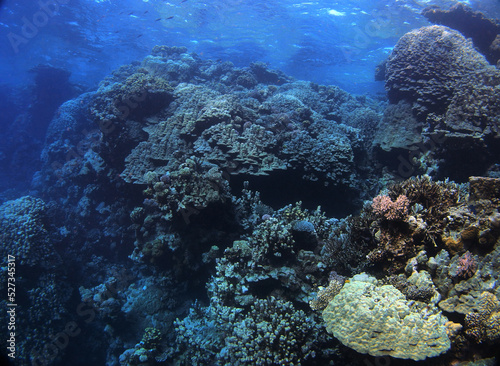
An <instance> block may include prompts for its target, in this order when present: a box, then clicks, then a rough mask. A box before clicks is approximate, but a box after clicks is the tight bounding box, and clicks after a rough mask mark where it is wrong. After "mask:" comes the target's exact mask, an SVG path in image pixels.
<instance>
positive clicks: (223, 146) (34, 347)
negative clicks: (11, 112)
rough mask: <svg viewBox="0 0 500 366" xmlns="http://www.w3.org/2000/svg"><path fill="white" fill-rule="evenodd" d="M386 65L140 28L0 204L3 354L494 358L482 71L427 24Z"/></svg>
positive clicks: (441, 361) (486, 77) (498, 200)
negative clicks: (343, 84)
mask: <svg viewBox="0 0 500 366" xmlns="http://www.w3.org/2000/svg"><path fill="white" fill-rule="evenodd" d="M19 42H21V41H19ZM383 67H384V73H385V87H386V90H387V93H388V97H389V104H388V105H385V104H381V103H378V102H375V101H374V100H372V99H370V98H368V97H356V96H353V95H350V94H349V93H347V92H345V91H343V90H341V89H340V88H338V87H335V86H324V85H317V84H314V83H310V82H304V81H298V80H293V79H292V78H291V77H288V76H287V75H285V74H283V73H282V72H280V71H276V70H273V69H270V68H269V67H268V66H266V65H265V64H263V63H253V64H251V65H249V66H248V67H243V68H238V67H235V66H233V65H232V64H231V63H229V62H218V61H210V60H204V59H202V58H201V57H200V56H199V55H197V54H194V53H190V52H188V50H187V49H186V48H184V47H167V46H156V47H155V48H154V49H153V50H152V52H151V54H150V55H148V56H146V57H145V58H144V59H143V60H142V61H141V62H139V63H134V64H130V65H124V66H122V67H120V68H119V69H117V70H115V71H114V72H113V73H112V75H110V76H109V77H107V78H106V79H104V80H103V81H102V82H101V83H100V85H99V88H98V89H97V90H96V91H93V92H88V93H84V94H82V95H80V96H78V97H76V98H75V99H72V100H70V101H68V102H66V103H64V104H63V105H62V106H61V107H60V108H59V112H58V113H57V115H56V116H55V118H54V119H53V120H52V122H51V124H50V126H49V127H48V130H47V136H46V140H45V141H46V142H45V146H44V149H43V152H42V160H43V168H42V169H41V170H40V171H39V172H38V173H36V174H35V176H34V179H33V190H32V192H33V193H32V194H30V195H25V196H23V197H20V198H16V199H11V200H5V202H4V203H3V204H2V205H1V206H0V225H1V227H2V231H1V233H0V237H1V242H2V247H1V251H2V255H3V256H4V257H7V254H9V255H12V256H15V258H16V275H17V276H18V282H17V284H18V288H19V289H18V290H17V291H18V296H17V298H16V301H17V302H18V303H19V305H20V306H19V307H17V308H16V322H17V323H16V326H17V329H18V330H19V329H22V334H23V335H22V336H21V332H20V331H19V332H18V333H17V337H15V342H16V350H17V352H16V355H15V356H16V361H18V364H19V365H71V364H75V365H76V364H81V362H79V361H78V360H80V361H81V360H85V363H86V364H95V365H104V364H105V365H110V366H111V365H112V366H140V365H143V366H146V365H148V366H151V365H373V364H381V363H382V362H385V363H384V364H385V365H389V364H390V365H391V366H394V365H408V364H409V363H408V362H411V364H412V365H413V364H417V363H420V364H422V365H431V366H432V365H496V364H498V361H499V359H498V353H497V349H498V346H499V345H500V300H499V299H500V286H499V284H500V212H499V209H500V174H499V164H500V161H499V160H498V159H499V156H500V154H499V152H500V144H499V140H500V135H499V130H498V126H499V123H500V103H499V102H498V101H499V100H500V70H499V69H497V68H495V66H492V65H490V64H489V63H488V61H487V60H486V59H485V58H484V56H483V55H482V54H481V53H479V51H478V50H477V49H476V48H475V47H474V46H473V44H472V43H471V41H469V40H467V39H466V38H465V37H464V36H463V35H462V34H461V33H459V32H458V31H456V30H453V29H451V28H447V27H445V26H441V25H433V26H427V27H423V28H420V29H416V30H414V31H411V32H409V33H407V34H405V35H403V36H402V37H401V39H400V41H399V42H398V43H397V45H396V46H395V48H394V50H393V51H392V53H391V54H390V56H389V58H388V60H387V62H386V63H385V65H384V66H383ZM3 301H4V302H5V300H3ZM7 316H8V314H7V313H6V312H3V317H4V318H5V319H4V320H3V323H4V324H8V322H9V319H8V318H7ZM28 335H29V336H28Z"/></svg>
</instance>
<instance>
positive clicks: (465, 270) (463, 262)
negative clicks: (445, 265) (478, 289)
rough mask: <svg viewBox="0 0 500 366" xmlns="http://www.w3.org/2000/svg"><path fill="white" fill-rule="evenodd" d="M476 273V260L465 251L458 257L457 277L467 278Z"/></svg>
mask: <svg viewBox="0 0 500 366" xmlns="http://www.w3.org/2000/svg"><path fill="white" fill-rule="evenodd" d="M474 273H476V260H475V259H474V257H473V256H472V254H471V253H470V252H469V251H467V252H465V253H464V255H462V256H461V257H460V258H459V259H458V265H457V277H459V278H463V279H467V278H471V277H472V276H474Z"/></svg>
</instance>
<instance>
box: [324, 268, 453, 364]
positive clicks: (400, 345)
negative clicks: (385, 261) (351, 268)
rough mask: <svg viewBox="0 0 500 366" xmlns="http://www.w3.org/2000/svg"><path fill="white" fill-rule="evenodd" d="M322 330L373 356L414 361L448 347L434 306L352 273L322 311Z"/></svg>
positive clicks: (444, 329) (447, 341) (443, 323)
mask: <svg viewBox="0 0 500 366" xmlns="http://www.w3.org/2000/svg"><path fill="white" fill-rule="evenodd" d="M323 318H324V320H325V323H326V329H327V331H328V332H329V333H331V334H332V335H333V336H334V337H335V338H337V339H338V340H340V341H341V342H342V343H343V344H344V345H346V346H348V347H350V348H353V349H354V350H356V351H357V352H360V353H368V354H370V355H372V356H392V357H396V358H406V359H412V360H415V361H418V360H423V359H425V358H427V357H434V356H437V355H439V354H441V353H443V352H446V351H447V350H448V349H449V348H450V345H451V344H450V340H449V338H448V335H447V330H446V326H445V323H446V322H447V319H446V318H445V317H444V316H443V315H441V313H440V312H439V311H438V310H437V308H432V307H429V306H428V305H422V304H421V303H419V302H415V301H411V302H410V301H408V300H406V298H405V296H404V295H403V294H402V293H401V292H399V291H398V290H397V289H396V288H395V287H393V286H391V285H383V286H379V285H377V284H376V279H375V278H374V277H370V276H367V275H366V274H364V275H356V276H354V277H353V278H351V279H350V281H349V282H347V283H346V284H345V285H344V287H343V288H342V290H340V292H339V294H338V295H336V296H335V297H334V298H333V300H332V301H331V302H330V303H329V304H328V306H327V307H326V309H325V310H324V311H323Z"/></svg>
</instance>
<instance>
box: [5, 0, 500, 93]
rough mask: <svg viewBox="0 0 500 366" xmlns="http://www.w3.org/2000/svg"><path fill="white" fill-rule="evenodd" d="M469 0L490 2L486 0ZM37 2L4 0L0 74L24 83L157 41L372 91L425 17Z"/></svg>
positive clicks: (92, 73) (401, 10)
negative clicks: (37, 69) (396, 49)
mask: <svg viewBox="0 0 500 366" xmlns="http://www.w3.org/2000/svg"><path fill="white" fill-rule="evenodd" d="M50 3H51V2H50V1H47V4H50ZM434 3H436V4H451V3H454V2H453V1H437V2H433V4H434ZM469 3H470V4H471V6H472V7H473V8H478V9H481V8H485V9H488V10H490V8H491V7H493V5H494V3H495V2H494V1H493V0H490V1H489V2H488V1H470V2H469ZM40 4H44V1H41V2H38V1H27V0H26V1H11V0H7V1H4V2H3V6H2V10H1V12H0V52H1V53H0V57H1V61H0V71H1V73H2V82H3V83H7V84H9V85H14V86H16V87H18V86H21V85H28V84H29V83H30V75H29V73H28V72H27V70H29V69H30V68H32V67H33V66H36V65H38V64H45V63H49V64H51V65H52V66H55V67H62V68H65V69H67V70H69V71H71V73H72V76H71V80H72V82H74V83H78V84H81V85H82V86H83V87H84V88H89V89H91V88H94V87H95V86H96V84H97V83H98V82H99V81H100V80H101V79H102V78H103V77H104V76H105V75H107V74H108V73H109V72H111V71H112V70H113V69H115V68H116V67H118V66H119V65H122V64H125V63H129V62H131V61H134V60H140V59H142V58H143V57H144V56H145V55H147V54H148V52H149V51H150V50H151V49H152V47H153V46H155V45H157V44H165V45H175V46H186V47H187V48H188V50H189V51H192V52H196V53H198V54H200V55H201V56H202V57H204V58H211V59H221V60H229V61H232V62H233V63H234V64H235V65H237V66H246V65H248V64H249V63H250V62H255V61H263V62H266V63H269V65H271V66H272V67H273V68H278V69H280V70H282V71H284V72H286V73H288V74H290V75H292V76H294V77H296V78H298V79H305V80H311V81H314V82H317V83H322V84H335V85H339V86H341V87H343V88H345V89H346V90H347V91H350V92H354V93H374V92H377V91H381V90H382V88H381V86H380V84H377V83H374V82H373V68H374V67H375V65H376V64H377V63H379V62H380V61H382V60H383V59H384V58H385V57H386V56H387V55H388V53H389V52H390V50H391V47H393V46H394V44H395V42H396V41H397V39H398V38H399V37H400V36H401V35H402V34H404V33H405V32H407V31H409V30H410V29H413V28H416V27H419V26H422V25H425V24H428V23H427V22H426V20H425V19H422V17H421V16H420V15H419V12H420V10H421V9H422V8H423V7H424V6H426V5H428V4H429V2H428V1H417V0H415V1H306V2H298V1H250V0H247V1H243V0H225V1H209V2H203V1H197V0H187V1H184V2H182V1H153V0H151V1H131V0H125V1H90V0H65V1H60V3H57V5H48V6H46V7H42V9H41V7H40Z"/></svg>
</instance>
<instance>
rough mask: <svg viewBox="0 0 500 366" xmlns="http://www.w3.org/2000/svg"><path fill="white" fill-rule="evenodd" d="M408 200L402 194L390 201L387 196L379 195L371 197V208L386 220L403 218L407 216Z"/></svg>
mask: <svg viewBox="0 0 500 366" xmlns="http://www.w3.org/2000/svg"><path fill="white" fill-rule="evenodd" d="M409 206H410V201H409V200H408V197H406V196H405V195H404V194H402V195H400V196H398V198H397V199H396V201H394V202H393V201H392V200H391V198H390V197H389V196H385V195H379V196H377V197H375V198H374V199H373V202H372V208H373V212H374V213H375V214H376V215H379V216H383V217H385V218H386V219H387V220H404V219H405V218H406V217H407V216H408V207H409Z"/></svg>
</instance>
